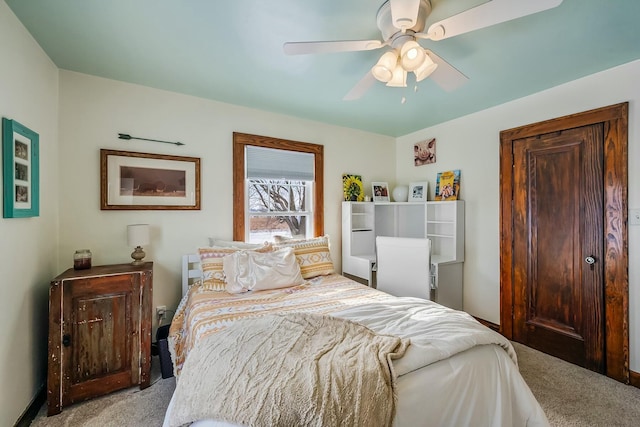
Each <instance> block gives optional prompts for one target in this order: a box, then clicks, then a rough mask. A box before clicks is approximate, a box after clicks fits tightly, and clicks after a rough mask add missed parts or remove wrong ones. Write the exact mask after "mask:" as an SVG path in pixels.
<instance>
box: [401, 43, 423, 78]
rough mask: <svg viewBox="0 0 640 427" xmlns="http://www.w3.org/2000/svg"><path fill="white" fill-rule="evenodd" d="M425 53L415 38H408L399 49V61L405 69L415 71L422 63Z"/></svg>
mask: <svg viewBox="0 0 640 427" xmlns="http://www.w3.org/2000/svg"><path fill="white" fill-rule="evenodd" d="M426 56H427V54H426V53H425V52H424V49H422V46H420V45H419V44H418V42H416V41H415V40H409V41H408V42H406V43H405V44H403V45H402V49H400V63H401V64H402V68H404V69H405V70H407V71H415V70H417V69H418V68H420V66H421V65H422V64H423V63H424V61H425V59H426Z"/></svg>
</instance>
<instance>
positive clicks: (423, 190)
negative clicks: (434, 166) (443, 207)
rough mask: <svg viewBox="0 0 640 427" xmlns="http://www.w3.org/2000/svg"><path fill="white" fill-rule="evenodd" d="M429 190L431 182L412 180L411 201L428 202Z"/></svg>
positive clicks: (410, 187)
mask: <svg viewBox="0 0 640 427" xmlns="http://www.w3.org/2000/svg"><path fill="white" fill-rule="evenodd" d="M428 190H429V183H428V182H427V181H424V182H412V183H411V184H409V201H410V202H426V201H427V191H428Z"/></svg>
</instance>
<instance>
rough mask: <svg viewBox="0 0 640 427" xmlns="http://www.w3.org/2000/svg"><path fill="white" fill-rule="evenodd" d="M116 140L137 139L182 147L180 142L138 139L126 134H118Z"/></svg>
mask: <svg viewBox="0 0 640 427" xmlns="http://www.w3.org/2000/svg"><path fill="white" fill-rule="evenodd" d="M118 138H120V139H139V140H141V141H153V142H162V143H163V144H173V145H184V144H183V143H182V142H172V141H160V140H159V139H148V138H138V137H136V136H131V135H129V134H126V133H119V134H118Z"/></svg>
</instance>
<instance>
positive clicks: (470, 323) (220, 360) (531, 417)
mask: <svg viewBox="0 0 640 427" xmlns="http://www.w3.org/2000/svg"><path fill="white" fill-rule="evenodd" d="M312 240H313V242H312V243H311V246H314V244H315V246H316V247H315V248H311V249H310V247H309V241H304V242H302V243H300V245H297V244H296V243H289V247H290V248H291V251H293V252H294V253H295V255H296V260H297V261H298V262H299V265H300V266H301V271H302V272H303V273H304V274H303V275H304V276H306V277H304V278H303V280H302V282H301V283H299V284H295V285H293V286H287V287H279V288H276V289H258V290H251V291H248V292H240V293H234V294H231V293H227V292H224V291H221V290H220V288H218V289H215V290H214V289H212V288H211V286H207V285H206V284H204V282H206V281H207V280H206V276H207V273H211V272H210V271H209V272H208V271H207V268H208V267H205V262H206V257H205V258H202V254H200V256H197V255H185V256H184V257H183V290H184V297H183V298H182V300H181V302H180V305H179V307H178V309H177V310H176V316H175V317H174V321H173V322H172V326H171V331H170V336H169V346H170V350H171V353H172V360H173V363H174V372H175V373H176V378H177V386H176V391H175V393H174V396H173V397H172V399H171V402H170V404H169V407H168V409H167V413H166V415H165V422H164V426H165V427H172V426H174V425H184V424H188V423H191V422H193V425H195V426H201V427H206V426H236V425H261V424H262V425H270V423H261V422H258V421H256V419H257V418H255V417H256V416H260V417H261V416H262V413H266V412H269V410H272V409H273V408H272V407H270V406H269V405H271V406H278V408H277V409H278V411H281V410H283V409H282V407H286V406H288V402H289V401H288V400H282V399H291V400H300V399H299V397H298V396H297V395H296V393H289V394H288V395H287V392H286V384H285V385H278V388H276V389H275V390H276V391H277V392H278V393H279V392H280V391H281V390H283V387H284V390H285V391H284V392H282V393H280V394H283V395H284V396H280V397H279V398H280V399H281V400H279V401H278V403H277V405H276V404H274V403H272V400H271V395H272V394H273V390H271V391H270V392H265V393H267V394H264V395H260V394H256V395H255V396H253V395H251V396H250V397H247V400H246V401H245V402H244V403H241V404H239V405H237V406H239V407H241V408H230V407H231V406H235V404H234V403H233V402H235V401H236V400H233V401H230V400H228V399H227V400H226V401H225V402H224V404H222V403H221V404H219V405H217V404H213V403H212V402H217V401H219V400H220V399H221V398H222V397H225V398H226V397H227V395H226V393H228V391H224V396H218V393H222V392H221V391H220V390H221V389H219V387H220V385H221V384H223V385H226V384H227V383H228V382H234V383H235V381H236V378H239V377H244V376H245V375H244V374H245V373H246V371H247V369H248V368H247V367H246V365H245V366H244V367H241V368H242V369H244V370H243V371H242V373H241V374H239V375H236V374H233V375H234V376H233V379H232V380H230V379H229V378H226V379H224V380H218V379H212V378H210V377H209V375H210V373H209V372H211V370H212V369H214V370H227V367H226V365H225V366H217V367H216V365H221V364H224V363H228V361H229V360H233V359H229V358H225V355H226V354H227V352H228V351H230V350H233V348H232V347H236V344H237V346H240V345H241V344H242V342H243V341H244V340H247V341H250V340H251V339H255V337H253V338H251V337H249V338H245V335H244V333H245V332H246V331H247V329H250V328H254V327H258V326H259V324H258V322H260V319H262V322H263V323H264V322H265V321H266V319H268V321H269V322H274V321H280V319H282V320H283V321H285V320H286V319H289V318H292V319H293V318H297V316H311V317H313V318H314V319H315V318H318V319H325V320H326V319H331V321H335V322H338V321H339V322H342V323H340V325H342V324H344V323H346V324H348V325H355V326H358V327H361V328H362V329H365V330H366V331H369V332H371V333H373V334H374V336H375V337H385V338H389V339H391V338H393V339H397V340H400V341H399V342H397V344H398V346H397V347H393V348H394V349H395V350H393V351H395V352H396V354H400V355H401V357H398V358H394V357H393V355H391V356H386V358H385V360H384V361H386V362H388V363H389V369H390V373H391V376H392V377H393V381H392V382H391V387H392V393H391V394H390V395H387V396H388V399H386V400H388V401H389V404H390V405H391V412H385V413H384V414H385V416H386V415H387V414H389V413H390V414H391V418H389V421H388V422H387V421H382V420H380V421H379V422H374V423H370V420H369V422H367V423H363V422H362V419H364V418H360V415H361V414H358V416H357V417H356V418H354V419H351V418H344V419H340V417H343V416H345V415H338V416H337V417H338V422H337V423H334V424H336V425H395V426H417V425H422V426H453V425H455V426H496V427H497V426H548V425H549V423H548V421H547V419H546V417H545V415H544V412H543V411H542V409H541V407H540V405H539V404H538V402H537V401H536V399H535V398H534V396H533V394H532V393H531V391H530V389H529V387H528V386H527V384H526V383H525V381H524V379H523V378H522V376H521V375H520V373H519V371H518V368H517V360H516V355H515V352H514V350H513V347H512V346H511V344H510V343H509V341H508V340H506V339H505V338H504V337H502V336H501V335H499V334H497V333H495V332H493V331H491V330H490V329H488V328H486V327H484V326H482V325H481V324H480V323H478V322H477V321H476V320H475V319H473V318H472V317H471V316H469V315H468V314H466V313H464V312H461V311H456V310H452V309H449V308H446V307H444V306H441V305H439V304H437V303H435V302H432V301H428V300H424V299H420V298H413V297H394V296H391V295H389V294H386V293H384V292H381V291H378V290H376V289H372V288H369V287H367V286H365V285H361V284H359V283H356V282H354V281H352V280H350V279H348V278H346V277H343V276H341V275H339V274H335V273H333V266H332V264H331V263H330V257H329V258H327V257H328V241H326V240H325V241H320V243H321V245H320V246H322V247H323V248H324V249H326V251H327V254H326V255H327V257H323V256H318V248H317V246H318V245H317V243H318V240H317V239H312ZM305 245H306V246H305ZM325 246H326V248H325ZM324 249H323V250H324ZM270 250H271V248H270ZM214 251H218V252H216V257H217V258H216V262H217V264H220V257H221V256H227V259H229V258H231V256H228V255H229V254H230V253H233V254H235V253H246V252H253V248H251V249H249V250H246V249H245V248H228V249H225V250H220V249H216V250H214ZM225 254H226V255H225ZM256 256H258V255H256ZM201 259H202V260H203V263H202V265H198V263H199V261H200V260H201ZM216 270H217V274H218V276H217V279H216V280H218V281H220V280H224V276H220V270H221V266H220V265H217V266H216ZM203 272H204V276H203V277H202V278H201V277H200V276H201V275H202V274H203ZM258 274H259V273H258ZM215 276H216V274H213V276H211V275H209V278H211V277H215ZM218 286H220V283H218ZM274 319H275V320H274ZM252 322H254V323H252ZM350 327H351V326H350ZM324 330H325V329H324V325H323V326H322V328H321V329H318V330H317V331H324ZM256 331H259V329H256ZM266 331H268V329H265V330H264V332H266ZM317 331H316V335H317ZM257 335H259V336H262V335H264V333H263V332H261V333H260V334H257ZM316 335H314V336H316ZM320 335H321V334H320ZM241 336H242V337H243V338H242V339H240V338H238V339H237V340H236V344H234V345H228V347H225V348H222V350H221V349H220V348H219V347H220V346H222V345H223V344H221V343H223V342H225V340H228V339H229V338H231V339H232V340H233V338H234V337H241ZM403 343H404V344H403ZM212 345H213V346H217V347H216V348H215V351H216V352H217V353H215V357H213V358H212V359H208V360H205V359H204V358H206V356H207V355H208V354H209V353H208V351H209V350H208V348H209V347H207V346H212ZM305 345H306V344H305ZM403 345H405V346H404V347H403ZM360 347H362V346H360ZM211 348H213V347H211ZM204 349H207V350H204ZM398 349H401V350H398ZM237 351H238V352H239V353H238V354H236V355H234V356H233V358H236V359H237V358H238V357H239V355H242V352H244V351H245V350H237ZM393 351H391V353H393ZM211 354H213V351H212V353H211ZM287 357H289V356H287ZM266 359H267V358H265V363H268V362H267V360H266ZM378 359H379V360H382V358H380V357H378ZM254 363H255V362H252V363H251V364H250V366H251V367H252V372H251V373H250V374H249V377H251V375H254V376H257V375H263V374H264V372H263V371H265V370H269V369H271V368H268V369H266V368H265V369H261V368H260V366H259V364H258V365H256V366H255V367H254ZM347 363H351V362H347ZM381 363H382V362H381ZM265 366H266V365H265ZM228 369H229V372H231V371H232V370H231V369H232V368H230V367H229V368H228ZM229 372H225V373H226V374H228V373H229ZM238 372H240V371H238ZM256 378H257V377H256ZM260 378H262V377H260ZM216 381H218V382H217V383H216ZM220 381H222V382H220ZM238 381H240V380H238ZM248 381H249V382H248V385H247V384H244V385H242V387H244V388H243V389H242V390H243V393H242V394H241V395H239V397H238V402H242V399H243V398H245V397H246V396H247V395H249V394H250V393H254V392H255V389H259V388H260V387H261V384H262V383H263V382H265V381H262V380H261V381H258V383H260V384H256V383H251V378H249V380H248ZM349 381H355V380H353V379H351V380H348V381H346V382H347V383H348V382H349ZM212 384H215V385H212ZM259 386H260V387H259ZM234 387H235V385H234ZM212 388H213V389H212ZM367 389H368V388H367ZM278 393H276V394H278ZM256 396H259V397H256ZM350 398H351V399H353V396H351V397H350ZM198 399H200V400H202V402H201V403H199V404H198V403H194V402H196V401H197V400H198ZM234 399H235V398H234ZM257 400H259V401H260V402H261V404H262V405H263V406H261V407H260V410H257V409H256V410H254V411H255V412H256V413H255V414H252V415H247V417H248V418H244V419H243V418H242V417H244V416H245V415H244V414H241V415H237V414H238V413H239V411H244V410H245V409H244V406H255V405H253V404H252V402H255V401H257ZM330 400H331V399H330ZM334 400H335V399H334ZM384 400H385V399H384V398H383V401H384ZM207 402H208V403H207ZM265 402H266V403H265ZM325 403H326V402H324V401H323V403H322V405H323V407H324V404H325ZM198 405H200V406H198ZM264 405H267V406H266V407H265V406H264ZM292 405H293V403H292ZM190 406H193V407H194V408H196V407H197V408H196V409H194V408H191V407H190ZM354 406H358V407H360V404H358V405H354ZM374 406H375V407H374V408H373V409H376V408H377V407H378V406H381V405H380V404H376V405H374ZM338 407H339V410H340V411H342V410H346V409H344V408H345V407H349V409H348V410H351V408H350V405H346V404H345V403H344V402H341V403H339V404H338ZM371 410H372V408H364V409H362V411H364V412H368V411H371ZM295 411H298V409H296V410H294V412H295ZM230 413H232V414H234V415H229V414H230ZM340 414H344V413H343V412H340ZM278 416H279V417H282V416H283V415H282V414H281V413H279V414H278ZM376 416H378V415H376ZM234 417H236V418H234ZM237 417H239V418H237ZM251 417H254V418H251ZM333 417H334V418H335V417H336V415H335V414H333ZM279 419H287V418H279ZM310 419H314V418H310ZM318 419H319V418H318ZM327 419H330V417H329V418H327ZM347 419H348V420H349V421H345V420H347ZM385 419H386V418H385ZM289 420H290V419H289ZM323 420H324V419H323ZM354 420H355V421H354ZM334 421H335V419H334ZM271 423H273V421H272V422H271ZM274 424H281V425H286V424H287V423H274ZM293 424H305V425H310V423H309V422H305V423H302V422H293ZM326 424H332V423H331V422H327V421H326V420H325V421H323V422H318V423H315V425H326Z"/></svg>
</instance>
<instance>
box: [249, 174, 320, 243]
mask: <svg viewBox="0 0 640 427" xmlns="http://www.w3.org/2000/svg"><path fill="white" fill-rule="evenodd" d="M247 186H248V196H249V197H248V202H249V227H250V232H249V236H250V241H256V242H261V241H265V240H270V239H271V237H273V236H274V235H286V236H289V237H307V231H308V230H307V226H308V222H309V216H310V215H311V212H310V209H309V207H308V201H307V200H308V197H307V196H308V194H309V193H310V188H311V184H310V183H309V182H306V181H292V180H278V179H249V180H247Z"/></svg>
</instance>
